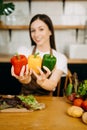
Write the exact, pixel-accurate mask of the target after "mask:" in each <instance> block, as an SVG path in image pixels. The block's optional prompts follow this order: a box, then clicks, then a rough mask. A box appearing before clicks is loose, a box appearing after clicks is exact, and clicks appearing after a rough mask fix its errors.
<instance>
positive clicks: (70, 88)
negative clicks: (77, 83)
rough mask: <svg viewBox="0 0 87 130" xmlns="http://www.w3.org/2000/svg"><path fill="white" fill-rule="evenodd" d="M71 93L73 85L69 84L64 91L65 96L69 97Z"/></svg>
mask: <svg viewBox="0 0 87 130" xmlns="http://www.w3.org/2000/svg"><path fill="white" fill-rule="evenodd" d="M72 91H73V84H72V83H69V84H68V86H67V88H66V91H65V94H66V96H69V95H70V94H71V93H72Z"/></svg>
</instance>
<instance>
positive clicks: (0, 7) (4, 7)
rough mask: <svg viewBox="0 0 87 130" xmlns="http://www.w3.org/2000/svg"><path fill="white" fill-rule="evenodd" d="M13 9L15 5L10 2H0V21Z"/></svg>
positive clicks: (1, 0)
mask: <svg viewBox="0 0 87 130" xmlns="http://www.w3.org/2000/svg"><path fill="white" fill-rule="evenodd" d="M14 9H15V5H14V4H13V3H12V2H9V3H7V2H6V3H4V0H0V21H1V16H2V15H6V16H8V15H10V14H11V13H12V12H13V11H14Z"/></svg>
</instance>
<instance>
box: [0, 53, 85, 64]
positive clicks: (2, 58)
mask: <svg viewBox="0 0 87 130" xmlns="http://www.w3.org/2000/svg"><path fill="white" fill-rule="evenodd" d="M11 57H12V55H0V62H10V58H11ZM68 64H87V59H68Z"/></svg>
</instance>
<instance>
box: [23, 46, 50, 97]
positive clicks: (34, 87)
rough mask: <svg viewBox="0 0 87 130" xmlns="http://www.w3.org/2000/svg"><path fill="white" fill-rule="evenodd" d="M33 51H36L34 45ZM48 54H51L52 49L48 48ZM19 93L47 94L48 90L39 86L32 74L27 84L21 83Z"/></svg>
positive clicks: (33, 52)
mask: <svg viewBox="0 0 87 130" xmlns="http://www.w3.org/2000/svg"><path fill="white" fill-rule="evenodd" d="M35 52H36V47H34V49H33V51H32V54H35ZM50 54H52V49H50ZM21 94H24V95H28V94H34V95H49V94H50V91H48V90H45V89H43V88H41V87H40V86H39V85H38V84H37V82H36V77H35V76H34V75H32V80H31V82H30V83H29V84H23V85H22V90H21Z"/></svg>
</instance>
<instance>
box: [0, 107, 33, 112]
mask: <svg viewBox="0 0 87 130" xmlns="http://www.w3.org/2000/svg"><path fill="white" fill-rule="evenodd" d="M32 111H34V110H27V109H26V108H21V109H18V108H8V109H4V110H0V112H32Z"/></svg>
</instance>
